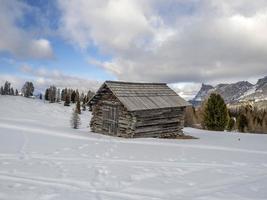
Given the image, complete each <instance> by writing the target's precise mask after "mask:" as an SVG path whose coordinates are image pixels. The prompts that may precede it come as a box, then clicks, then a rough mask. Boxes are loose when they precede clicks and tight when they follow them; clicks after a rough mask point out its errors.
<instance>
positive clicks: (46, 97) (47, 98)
mask: <svg viewBox="0 0 267 200" xmlns="http://www.w3.org/2000/svg"><path fill="white" fill-rule="evenodd" d="M45 100H46V101H49V89H48V88H47V89H46V90H45Z"/></svg>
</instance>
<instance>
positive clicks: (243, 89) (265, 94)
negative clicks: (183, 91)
mask: <svg viewBox="0 0 267 200" xmlns="http://www.w3.org/2000/svg"><path fill="white" fill-rule="evenodd" d="M213 92H215V93H218V94H220V95H221V96H222V97H223V99H224V101H225V102H226V103H229V104H231V103H237V102H244V101H263V100H267V76H265V77H264V78H261V79H259V80H258V81H257V83H256V84H255V85H253V84H251V83H250V82H248V81H239V82H236V83H230V84H218V85H216V86H214V87H213V86H212V85H206V84H202V86H201V88H200V90H199V91H198V93H197V94H196V96H195V97H194V98H193V99H192V100H190V103H192V104H193V105H194V106H199V105H200V104H201V102H203V101H204V100H205V99H206V98H207V97H208V96H209V95H210V94H211V93H213Z"/></svg>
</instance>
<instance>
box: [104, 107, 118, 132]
mask: <svg viewBox="0 0 267 200" xmlns="http://www.w3.org/2000/svg"><path fill="white" fill-rule="evenodd" d="M117 129H118V106H117V105H111V104H105V105H103V131H104V132H106V133H107V134H108V135H117Z"/></svg>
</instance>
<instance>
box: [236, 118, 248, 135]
mask: <svg viewBox="0 0 267 200" xmlns="http://www.w3.org/2000/svg"><path fill="white" fill-rule="evenodd" d="M247 126H248V120H247V118H246V116H245V115H244V114H240V115H239V116H238V118H237V129H238V131H240V132H245V128H246V127H247Z"/></svg>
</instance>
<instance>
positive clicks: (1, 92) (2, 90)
mask: <svg viewBox="0 0 267 200" xmlns="http://www.w3.org/2000/svg"><path fill="white" fill-rule="evenodd" d="M0 94H1V95H4V88H3V86H1V89H0Z"/></svg>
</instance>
